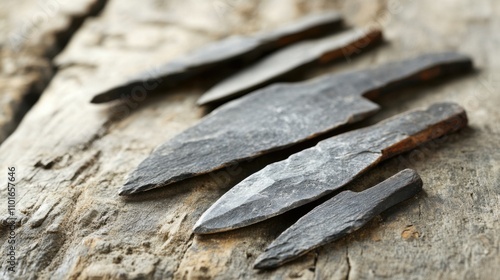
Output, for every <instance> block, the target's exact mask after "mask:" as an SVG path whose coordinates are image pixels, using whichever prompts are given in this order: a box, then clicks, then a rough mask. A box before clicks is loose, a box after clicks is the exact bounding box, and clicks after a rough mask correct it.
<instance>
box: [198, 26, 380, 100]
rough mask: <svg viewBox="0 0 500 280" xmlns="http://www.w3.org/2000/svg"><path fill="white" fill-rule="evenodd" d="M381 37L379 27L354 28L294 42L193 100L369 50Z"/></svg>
mask: <svg viewBox="0 0 500 280" xmlns="http://www.w3.org/2000/svg"><path fill="white" fill-rule="evenodd" d="M381 40H382V31H381V30H378V29H375V30H370V29H368V28H366V29H364V28H358V29H350V30H346V31H344V32H342V33H340V34H334V35H330V36H324V37H321V38H319V39H315V40H306V41H302V42H298V43H295V44H293V45H291V46H289V47H286V48H283V49H280V50H278V51H276V52H274V53H272V54H270V55H268V56H266V57H264V58H262V59H260V60H257V61H256V62H255V63H253V64H251V65H248V66H247V67H245V68H242V70H241V71H239V72H237V73H235V74H233V75H230V76H229V77H227V78H225V79H224V80H222V81H220V82H219V83H217V84H216V85H215V86H213V87H212V88H210V89H209V90H208V91H207V92H205V93H204V94H203V95H202V96H201V97H200V99H198V101H197V104H198V105H206V104H209V103H213V102H221V101H224V100H228V99H233V98H236V97H238V96H241V95H244V94H245V93H248V92H250V91H252V90H255V89H257V88H260V87H263V86H265V85H268V84H271V83H272V82H273V81H274V82H278V81H279V79H280V78H283V77H284V76H286V75H287V74H290V73H292V72H295V73H296V72H297V71H299V70H301V69H305V68H310V67H313V66H315V64H321V63H327V62H331V61H333V60H338V59H339V58H344V57H345V56H347V55H349V52H350V51H351V50H352V49H358V50H359V52H361V51H366V50H369V49H370V48H372V47H373V46H375V45H376V44H378V43H380V42H381ZM358 46H363V47H362V48H359V47H358Z"/></svg>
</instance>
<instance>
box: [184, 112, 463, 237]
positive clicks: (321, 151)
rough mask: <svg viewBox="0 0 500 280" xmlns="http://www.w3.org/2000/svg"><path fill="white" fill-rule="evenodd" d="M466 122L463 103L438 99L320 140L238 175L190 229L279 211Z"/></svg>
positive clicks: (210, 229)
mask: <svg viewBox="0 0 500 280" xmlns="http://www.w3.org/2000/svg"><path fill="white" fill-rule="evenodd" d="M466 125H467V116H466V114H465V111H464V109H462V108H461V107H460V106H458V105H457V104H454V103H437V104H434V105H432V106H430V107H429V108H428V109H426V110H416V111H411V112H407V113H403V114H400V115H397V116H394V117H392V118H389V119H387V120H385V121H383V122H380V123H378V124H376V125H373V126H370V127H366V128H362V129H358V130H353V131H350V132H347V133H343V134H340V135H338V136H334V137H331V138H328V139H326V140H323V141H320V142H318V144H317V145H316V146H314V147H312V148H309V149H305V150H302V151H300V152H298V153H296V154H293V155H291V156H290V157H289V158H287V159H286V160H283V161H278V162H276V163H272V164H270V165H268V166H266V167H265V168H263V169H262V170H260V171H259V172H257V173H254V174H253V175H250V176H249V177H247V178H246V179H245V180H243V181H241V182H240V183H239V184H237V185H236V186H235V187H233V188H232V189H230V190H229V191H228V192H227V193H226V194H224V195H223V196H222V197H221V198H220V199H219V200H217V202H215V203H214V204H213V205H212V206H211V207H210V208H209V209H208V210H207V211H206V212H205V213H204V214H203V215H202V216H201V218H200V219H199V221H198V222H197V223H196V225H195V228H194V232H195V233H199V234H205V233H215V232H220V231H226V230H231V229H235V228H240V227H243V226H247V225H250V224H254V223H257V222H260V221H263V220H265V219H268V218H271V217H274V216H277V215H279V214H281V213H284V212H286V211H288V210H291V209H293V208H296V207H299V206H301V205H304V204H306V203H309V202H311V201H314V200H316V199H318V198H320V197H322V196H324V195H326V194H328V193H331V192H332V191H335V190H337V189H339V188H341V187H343V186H345V185H346V184H347V183H349V182H350V181H352V180H353V179H355V178H356V177H358V176H359V175H360V174H362V173H363V172H365V171H366V170H368V169H370V168H372V167H373V166H375V165H376V164H377V163H379V162H380V161H382V160H385V159H387V158H390V157H393V156H395V155H397V154H400V153H402V152H405V151H408V150H411V149H413V148H415V147H417V146H418V145H420V144H422V143H424V142H427V141H429V140H432V139H435V138H438V137H441V136H443V135H446V134H448V133H452V132H454V131H457V130H458V129H460V128H462V127H465V126H466Z"/></svg>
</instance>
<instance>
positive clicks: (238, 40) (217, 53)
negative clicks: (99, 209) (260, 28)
mask: <svg viewBox="0 0 500 280" xmlns="http://www.w3.org/2000/svg"><path fill="white" fill-rule="evenodd" d="M341 26H342V18H341V16H340V14H338V13H335V12H329V13H323V14H315V15H310V16H307V17H304V18H301V19H299V20H298V21H296V22H294V23H290V24H288V25H286V26H283V27H281V28H278V29H275V30H273V31H270V32H260V33H256V34H254V35H253V36H231V37H228V38H226V39H223V40H221V41H217V42H214V43H211V44H209V45H206V46H204V47H202V48H200V49H198V50H196V51H194V52H191V53H189V54H187V55H186V56H183V57H181V58H179V59H175V60H173V61H170V62H168V63H166V64H164V65H162V66H160V67H159V69H157V70H155V71H154V74H152V72H151V71H147V72H144V73H140V74H139V75H137V76H136V77H133V78H132V79H129V80H127V81H125V82H124V83H122V84H120V85H117V86H115V87H112V88H110V89H109V90H107V91H105V92H102V93H100V94H97V95H95V96H94V97H93V99H92V100H91V102H92V103H103V102H108V101H112V100H116V99H119V98H125V97H127V96H129V95H131V94H132V91H133V90H134V88H136V87H146V88H149V87H150V85H151V84H153V83H156V82H161V88H163V89H166V88H170V87H174V86H176V85H178V84H179V83H180V82H182V81H185V80H187V79H189V78H191V77H193V76H195V75H199V74H201V73H205V72H207V71H209V70H213V69H214V68H216V67H221V66H224V65H228V64H231V63H234V62H238V61H239V62H248V61H252V60H254V59H256V58H259V57H261V56H262V55H264V54H266V53H269V52H271V51H274V50H277V49H279V48H282V47H284V46H287V45H290V44H293V43H295V42H298V41H301V40H305V39H310V38H316V37H319V36H323V35H325V34H328V33H332V32H334V31H337V30H339V29H340V27H341Z"/></svg>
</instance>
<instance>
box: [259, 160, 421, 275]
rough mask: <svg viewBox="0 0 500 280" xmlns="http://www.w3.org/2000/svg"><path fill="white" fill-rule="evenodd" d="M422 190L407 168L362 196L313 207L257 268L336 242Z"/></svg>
mask: <svg viewBox="0 0 500 280" xmlns="http://www.w3.org/2000/svg"><path fill="white" fill-rule="evenodd" d="M421 189H422V180H421V179H420V177H419V176H418V174H417V173H416V172H415V171H414V170H411V169H405V170H403V171H401V172H399V173H397V174H396V175H394V176H392V177H390V178H389V179H387V180H385V181H383V182H382V183H380V184H378V185H376V186H374V187H372V188H369V189H367V190H365V191H363V192H360V193H354V192H351V191H344V192H341V193H340V194H338V195H336V196H335V197H333V198H331V199H329V200H327V201H326V202H324V203H322V204H321V205H319V206H317V207H316V208H314V209H313V210H312V211H311V212H309V213H307V214H306V215H305V216H303V217H302V218H300V219H299V220H298V221H297V222H296V223H295V224H294V225H292V226H291V227H290V228H288V229H287V230H286V231H285V232H283V233H282V234H281V235H280V236H279V237H278V238H277V239H276V240H275V241H273V243H272V244H271V245H269V247H267V249H266V250H265V252H264V253H263V254H262V255H260V256H259V257H258V258H257V260H256V261H255V265H254V268H257V269H270V268H275V267H278V266H280V265H282V264H283V263H285V262H288V261H291V260H293V259H296V258H298V257H300V256H302V255H304V254H306V253H307V252H309V251H311V250H313V249H315V248H318V247H319V246H322V245H324V244H327V243H330V242H332V241H335V240H337V239H339V238H341V237H343V236H345V235H347V234H349V233H351V232H353V231H355V230H357V229H359V228H361V227H362V226H363V225H365V224H366V223H367V222H368V221H370V220H371V219H373V217H375V216H377V215H379V214H380V213H382V212H383V211H385V210H386V209H388V208H389V207H392V206H394V205H396V204H397V203H399V202H401V201H404V200H407V199H409V198H410V197H412V196H414V195H415V194H417V193H418V192H419V191H420V190H421Z"/></svg>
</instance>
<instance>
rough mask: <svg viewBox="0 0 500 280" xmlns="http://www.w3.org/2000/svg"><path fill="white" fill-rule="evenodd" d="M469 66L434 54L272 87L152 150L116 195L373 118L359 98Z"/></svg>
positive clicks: (369, 105) (373, 107)
mask: <svg viewBox="0 0 500 280" xmlns="http://www.w3.org/2000/svg"><path fill="white" fill-rule="evenodd" d="M471 69H472V62H471V60H470V58H469V57H467V56H465V55H463V54H458V53H453V52H439V53H431V54H423V55H419V56H417V57H412V58H408V59H404V60H401V61H395V62H391V63H386V64H384V65H380V66H377V67H373V68H371V69H366V70H361V71H352V72H347V73H339V74H337V75H334V74H333V75H324V76H321V77H319V78H317V79H313V80H310V81H304V82H297V83H282V84H273V85H270V86H268V87H265V88H263V89H260V90H257V91H255V92H252V93H250V94H249V95H247V96H244V97H242V98H239V99H237V100H234V101H232V102H229V103H227V104H224V105H223V106H221V107H219V108H218V109H217V110H215V111H213V112H212V113H210V114H209V115H207V116H206V117H204V118H203V119H201V120H200V122H199V123H197V124H196V125H194V126H193V127H191V128H189V129H187V130H186V131H184V132H182V133H180V134H179V135H176V136H175V137H174V138H172V139H169V140H168V141H167V142H165V143H164V144H162V145H160V146H159V147H158V148H156V149H155V151H154V152H153V153H151V155H150V156H149V157H148V158H146V159H145V160H144V161H143V162H141V164H139V166H138V167H137V168H136V169H135V170H134V171H133V172H132V173H131V174H130V175H129V177H128V178H127V181H126V182H125V185H124V186H123V188H122V189H121V190H120V194H121V195H128V194H134V193H137V192H141V191H147V190H150V189H153V188H158V187H163V186H166V185H169V184H171V183H174V182H178V181H180V180H184V179H186V178H190V177H193V176H197V175H200V174H205V173H208V172H210V171H214V170H217V169H220V168H223V167H225V166H228V165H231V164H235V163H237V162H241V161H245V160H251V159H252V158H254V157H256V156H260V155H264V154H268V153H270V152H271V151H277V150H282V149H284V148H286V147H289V146H291V145H294V144H297V143H301V142H304V141H306V140H308V139H312V138H315V137H318V136H321V135H324V134H326V133H328V132H330V131H332V130H334V129H336V128H339V127H341V126H343V125H346V124H350V123H355V122H358V121H361V120H363V119H365V118H367V117H368V116H370V115H373V114H374V113H375V112H376V111H378V110H379V106H378V105H377V104H375V103H373V102H370V101H369V100H367V99H365V98H364V96H365V95H370V96H372V97H375V96H377V95H379V94H378V93H380V92H390V91H391V90H395V89H401V88H404V87H405V86H406V87H408V86H413V85H415V84H416V83H419V82H426V81H429V80H432V79H437V78H440V77H441V78H442V77H445V76H448V75H450V74H451V73H453V72H454V74H457V73H464V72H468V71H470V70H471Z"/></svg>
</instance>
